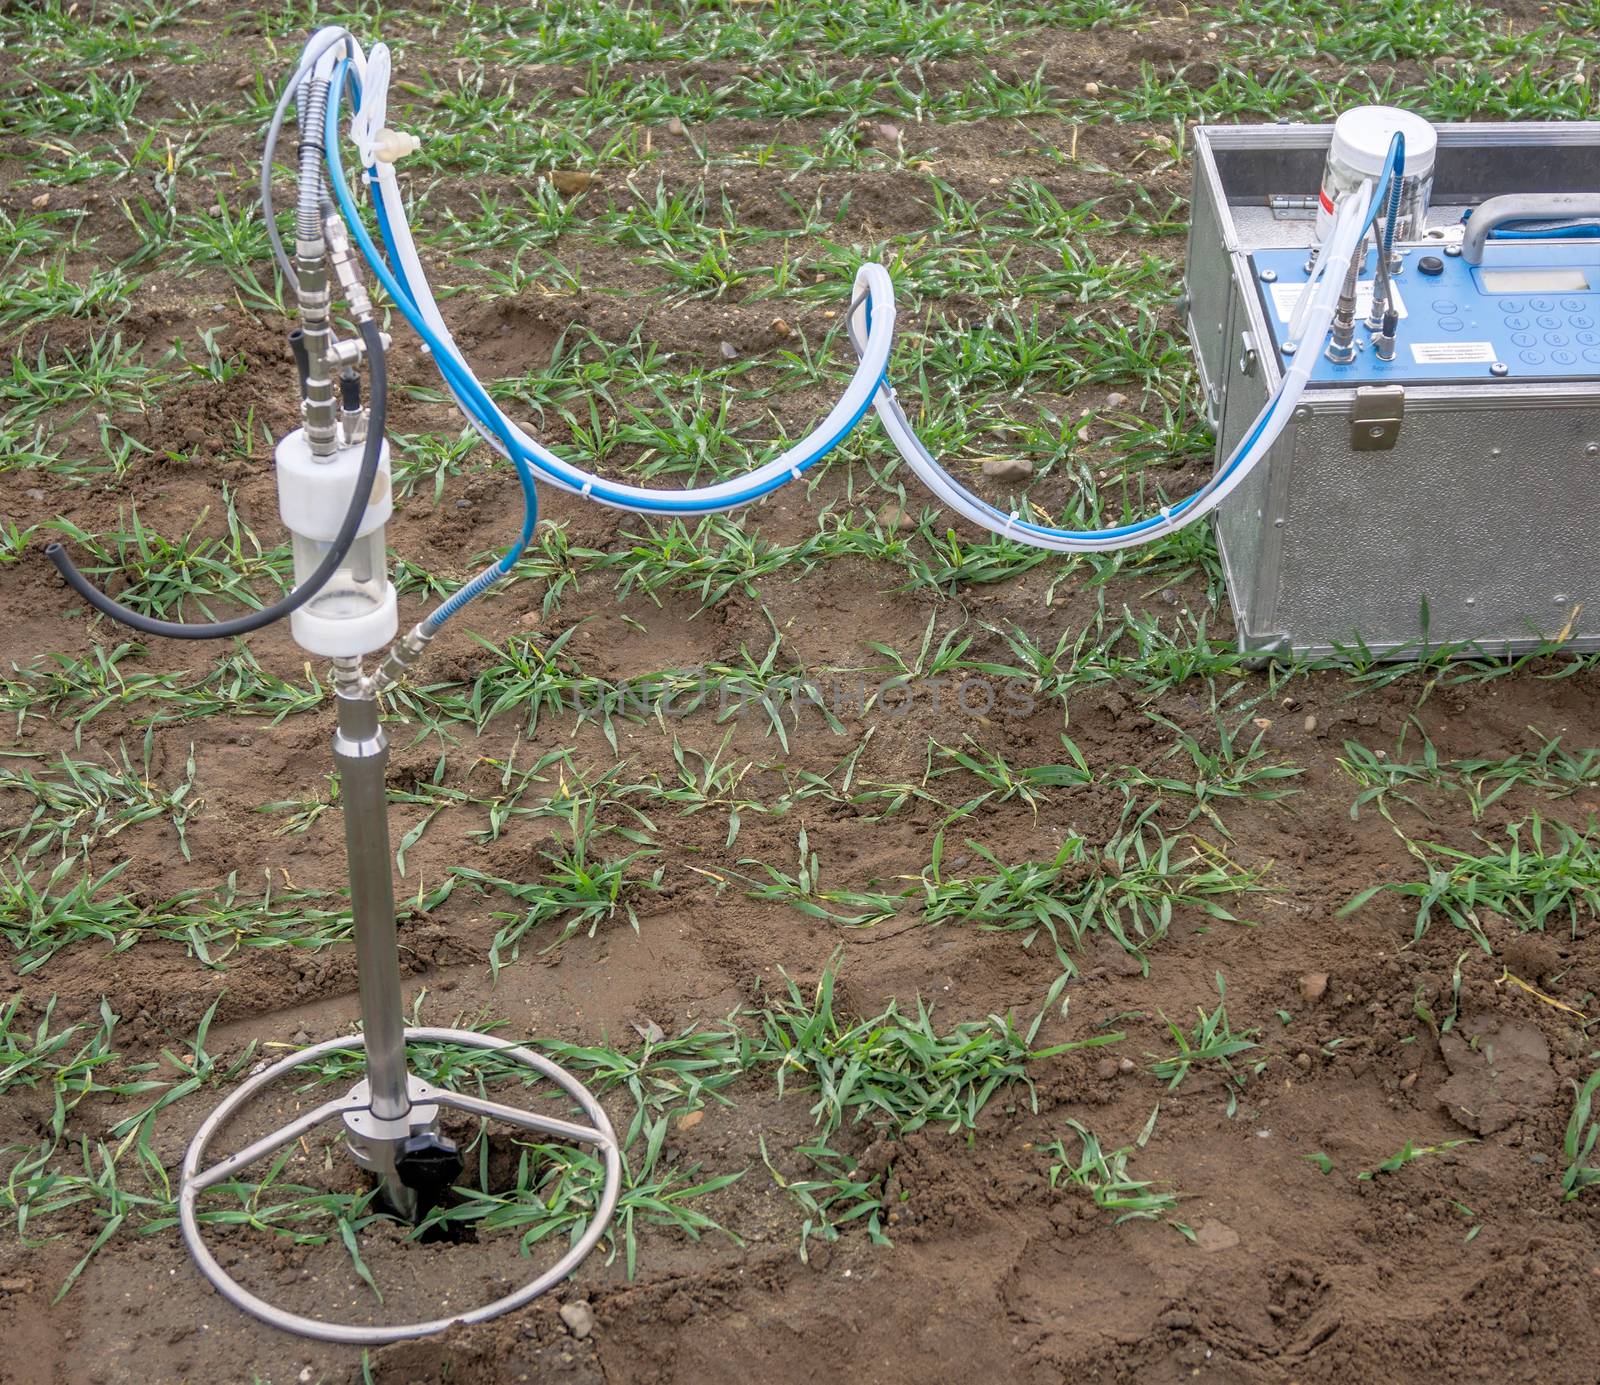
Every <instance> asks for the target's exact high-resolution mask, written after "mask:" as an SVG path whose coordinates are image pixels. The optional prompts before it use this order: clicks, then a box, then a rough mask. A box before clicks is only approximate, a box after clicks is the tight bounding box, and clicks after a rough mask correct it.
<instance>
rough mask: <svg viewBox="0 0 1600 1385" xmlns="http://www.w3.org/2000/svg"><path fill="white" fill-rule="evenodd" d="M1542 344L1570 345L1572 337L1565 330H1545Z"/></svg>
mask: <svg viewBox="0 0 1600 1385" xmlns="http://www.w3.org/2000/svg"><path fill="white" fill-rule="evenodd" d="M1544 344H1545V345H1546V346H1571V345H1572V338H1571V337H1569V336H1568V335H1567V334H1566V333H1565V332H1546V333H1545V334H1544Z"/></svg>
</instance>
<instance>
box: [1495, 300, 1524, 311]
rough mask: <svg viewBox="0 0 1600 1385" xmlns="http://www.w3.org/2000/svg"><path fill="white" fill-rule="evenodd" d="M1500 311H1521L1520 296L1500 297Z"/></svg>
mask: <svg viewBox="0 0 1600 1385" xmlns="http://www.w3.org/2000/svg"><path fill="white" fill-rule="evenodd" d="M1500 311H1501V312H1503V313H1516V312H1521V311H1522V300H1521V299H1520V298H1502V299H1501V300H1500Z"/></svg>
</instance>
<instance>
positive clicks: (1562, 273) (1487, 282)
mask: <svg viewBox="0 0 1600 1385" xmlns="http://www.w3.org/2000/svg"><path fill="white" fill-rule="evenodd" d="M1478 274H1479V277H1480V278H1481V279H1482V281H1483V287H1484V290H1485V291H1486V292H1488V293H1588V292H1589V276H1588V275H1587V274H1585V273H1584V272H1583V270H1582V269H1580V268H1579V267H1578V266H1577V265H1564V266H1562V267H1561V268H1559V269H1482V270H1479V271H1478Z"/></svg>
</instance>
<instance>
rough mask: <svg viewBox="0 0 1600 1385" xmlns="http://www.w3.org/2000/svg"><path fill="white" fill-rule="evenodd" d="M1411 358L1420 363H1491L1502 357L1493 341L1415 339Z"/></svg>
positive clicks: (1412, 344)
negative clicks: (1497, 352) (1499, 355)
mask: <svg viewBox="0 0 1600 1385" xmlns="http://www.w3.org/2000/svg"><path fill="white" fill-rule="evenodd" d="M1411 359H1412V360H1414V361H1415V362H1416V363H1417V364H1418V365H1489V364H1491V363H1492V362H1494V361H1497V360H1499V359H1500V358H1499V357H1498V356H1497V355H1495V351H1494V343H1493V342H1491V341H1414V342H1412V343H1411Z"/></svg>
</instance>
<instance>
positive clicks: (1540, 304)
mask: <svg viewBox="0 0 1600 1385" xmlns="http://www.w3.org/2000/svg"><path fill="white" fill-rule="evenodd" d="M1528 307H1529V309H1530V310H1531V311H1533V312H1536V313H1547V312H1549V311H1550V309H1551V308H1553V307H1555V304H1554V303H1552V302H1551V301H1550V300H1549V299H1548V298H1530V299H1529V300H1528Z"/></svg>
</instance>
